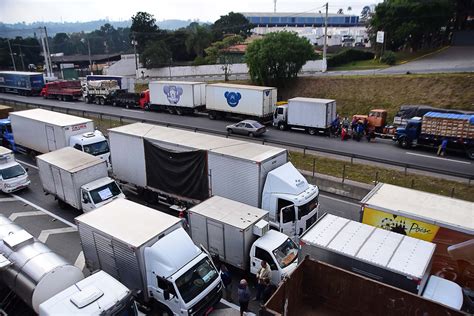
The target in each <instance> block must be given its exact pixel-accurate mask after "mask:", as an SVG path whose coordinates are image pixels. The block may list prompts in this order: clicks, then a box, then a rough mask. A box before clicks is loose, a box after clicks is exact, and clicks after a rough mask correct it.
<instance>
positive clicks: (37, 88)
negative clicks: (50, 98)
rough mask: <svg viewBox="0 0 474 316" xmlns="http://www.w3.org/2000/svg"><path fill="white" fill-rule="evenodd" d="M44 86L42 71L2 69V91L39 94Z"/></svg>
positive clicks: (0, 90)
mask: <svg viewBox="0 0 474 316" xmlns="http://www.w3.org/2000/svg"><path fill="white" fill-rule="evenodd" d="M43 86H44V77H43V74H42V73H40V72H26V71H0V92H10V93H17V94H19V95H39V94H40V92H41V89H43Z"/></svg>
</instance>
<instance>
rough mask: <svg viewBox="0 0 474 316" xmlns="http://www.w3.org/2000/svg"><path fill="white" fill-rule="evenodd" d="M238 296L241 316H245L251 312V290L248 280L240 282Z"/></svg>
mask: <svg viewBox="0 0 474 316" xmlns="http://www.w3.org/2000/svg"><path fill="white" fill-rule="evenodd" d="M237 294H238V296H239V306H240V316H243V315H244V313H247V312H248V310H249V301H250V290H249V287H248V284H247V280H245V279H242V280H240V284H239V289H238V290H237Z"/></svg>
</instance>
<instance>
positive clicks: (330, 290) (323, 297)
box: [265, 258, 466, 316]
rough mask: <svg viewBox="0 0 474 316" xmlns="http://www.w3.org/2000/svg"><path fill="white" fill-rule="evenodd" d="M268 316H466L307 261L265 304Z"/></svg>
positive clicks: (375, 282) (340, 270)
mask: <svg viewBox="0 0 474 316" xmlns="http://www.w3.org/2000/svg"><path fill="white" fill-rule="evenodd" d="M265 307H266V312H267V313H268V315H278V316H280V315H282V316H283V315H284V316H292V315H305V316H306V315H321V316H323V315H324V316H336V315H367V316H379V315H415V314H416V315H456V316H462V315H466V314H464V313H463V312H460V311H457V310H454V309H452V308H450V307H448V306H446V305H442V304H439V303H437V302H434V301H433V300H430V299H426V298H424V297H421V296H418V295H415V294H412V293H410V292H407V291H404V290H401V289H398V288H396V287H393V286H389V285H386V284H384V283H381V282H377V281H375V280H372V279H370V278H366V277H364V276H361V275H359V274H356V273H353V272H350V271H347V270H344V269H341V268H338V267H337V266H334V265H331V264H328V263H326V262H321V261H316V260H313V259H310V258H306V259H304V260H303V261H302V262H300V264H299V265H298V267H297V268H296V270H295V271H293V273H292V274H291V275H290V277H289V278H286V279H285V280H284V281H283V282H282V283H281V284H280V286H279V287H278V289H277V290H276V292H275V293H274V294H273V296H272V297H271V298H270V300H268V302H266V304H265Z"/></svg>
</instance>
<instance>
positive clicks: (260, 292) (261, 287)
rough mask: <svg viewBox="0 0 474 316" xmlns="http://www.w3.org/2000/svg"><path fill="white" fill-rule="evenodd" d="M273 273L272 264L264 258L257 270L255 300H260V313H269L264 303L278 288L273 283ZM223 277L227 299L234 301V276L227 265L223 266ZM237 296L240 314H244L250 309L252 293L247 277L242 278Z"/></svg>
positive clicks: (261, 315)
mask: <svg viewBox="0 0 474 316" xmlns="http://www.w3.org/2000/svg"><path fill="white" fill-rule="evenodd" d="M271 273H272V271H271V270H270V266H269V265H268V263H267V262H266V261H265V260H262V262H261V267H260V269H259V270H258V272H257V275H256V278H257V286H256V287H257V293H256V296H255V298H254V300H255V301H259V302H260V310H259V315H260V316H265V315H268V313H267V312H266V310H265V307H264V304H265V302H266V301H268V300H269V299H270V297H271V296H272V295H273V293H274V292H275V290H276V286H275V285H273V284H271V282H270V280H271ZM221 278H222V283H223V284H224V293H225V298H226V300H227V301H232V291H233V288H232V276H231V274H230V272H229V270H228V269H227V267H226V266H225V265H222V266H221ZM237 296H238V300H239V306H240V315H241V316H243V315H244V314H245V313H247V312H248V311H249V302H250V300H251V293H250V289H249V285H248V282H247V280H246V279H242V280H240V283H239V286H238V289H237Z"/></svg>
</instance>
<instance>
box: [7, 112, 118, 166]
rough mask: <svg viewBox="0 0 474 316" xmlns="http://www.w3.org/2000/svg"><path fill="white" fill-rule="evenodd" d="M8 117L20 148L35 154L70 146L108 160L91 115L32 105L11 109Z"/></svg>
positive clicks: (103, 140)
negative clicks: (72, 113) (21, 109)
mask: <svg viewBox="0 0 474 316" xmlns="http://www.w3.org/2000/svg"><path fill="white" fill-rule="evenodd" d="M10 120H11V127H12V130H13V137H14V140H15V146H16V149H17V150H18V151H20V152H26V153H28V154H32V155H35V156H36V155H37V154H44V153H47V152H50V151H53V150H56V149H60V148H63V147H68V146H69V147H74V148H75V149H77V150H80V151H83V152H85V153H88V154H91V155H94V156H98V157H100V158H101V159H103V160H105V161H106V162H107V164H109V163H110V151H109V144H108V142H107V140H106V139H105V137H104V135H103V134H102V133H101V132H100V131H98V130H95V129H94V122H93V121H92V120H90V119H86V118H82V117H77V116H73V115H68V114H63V113H58V112H53V111H47V110H43V109H33V110H26V111H18V112H12V113H10ZM19 147H20V148H19ZM21 149H23V150H21Z"/></svg>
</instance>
